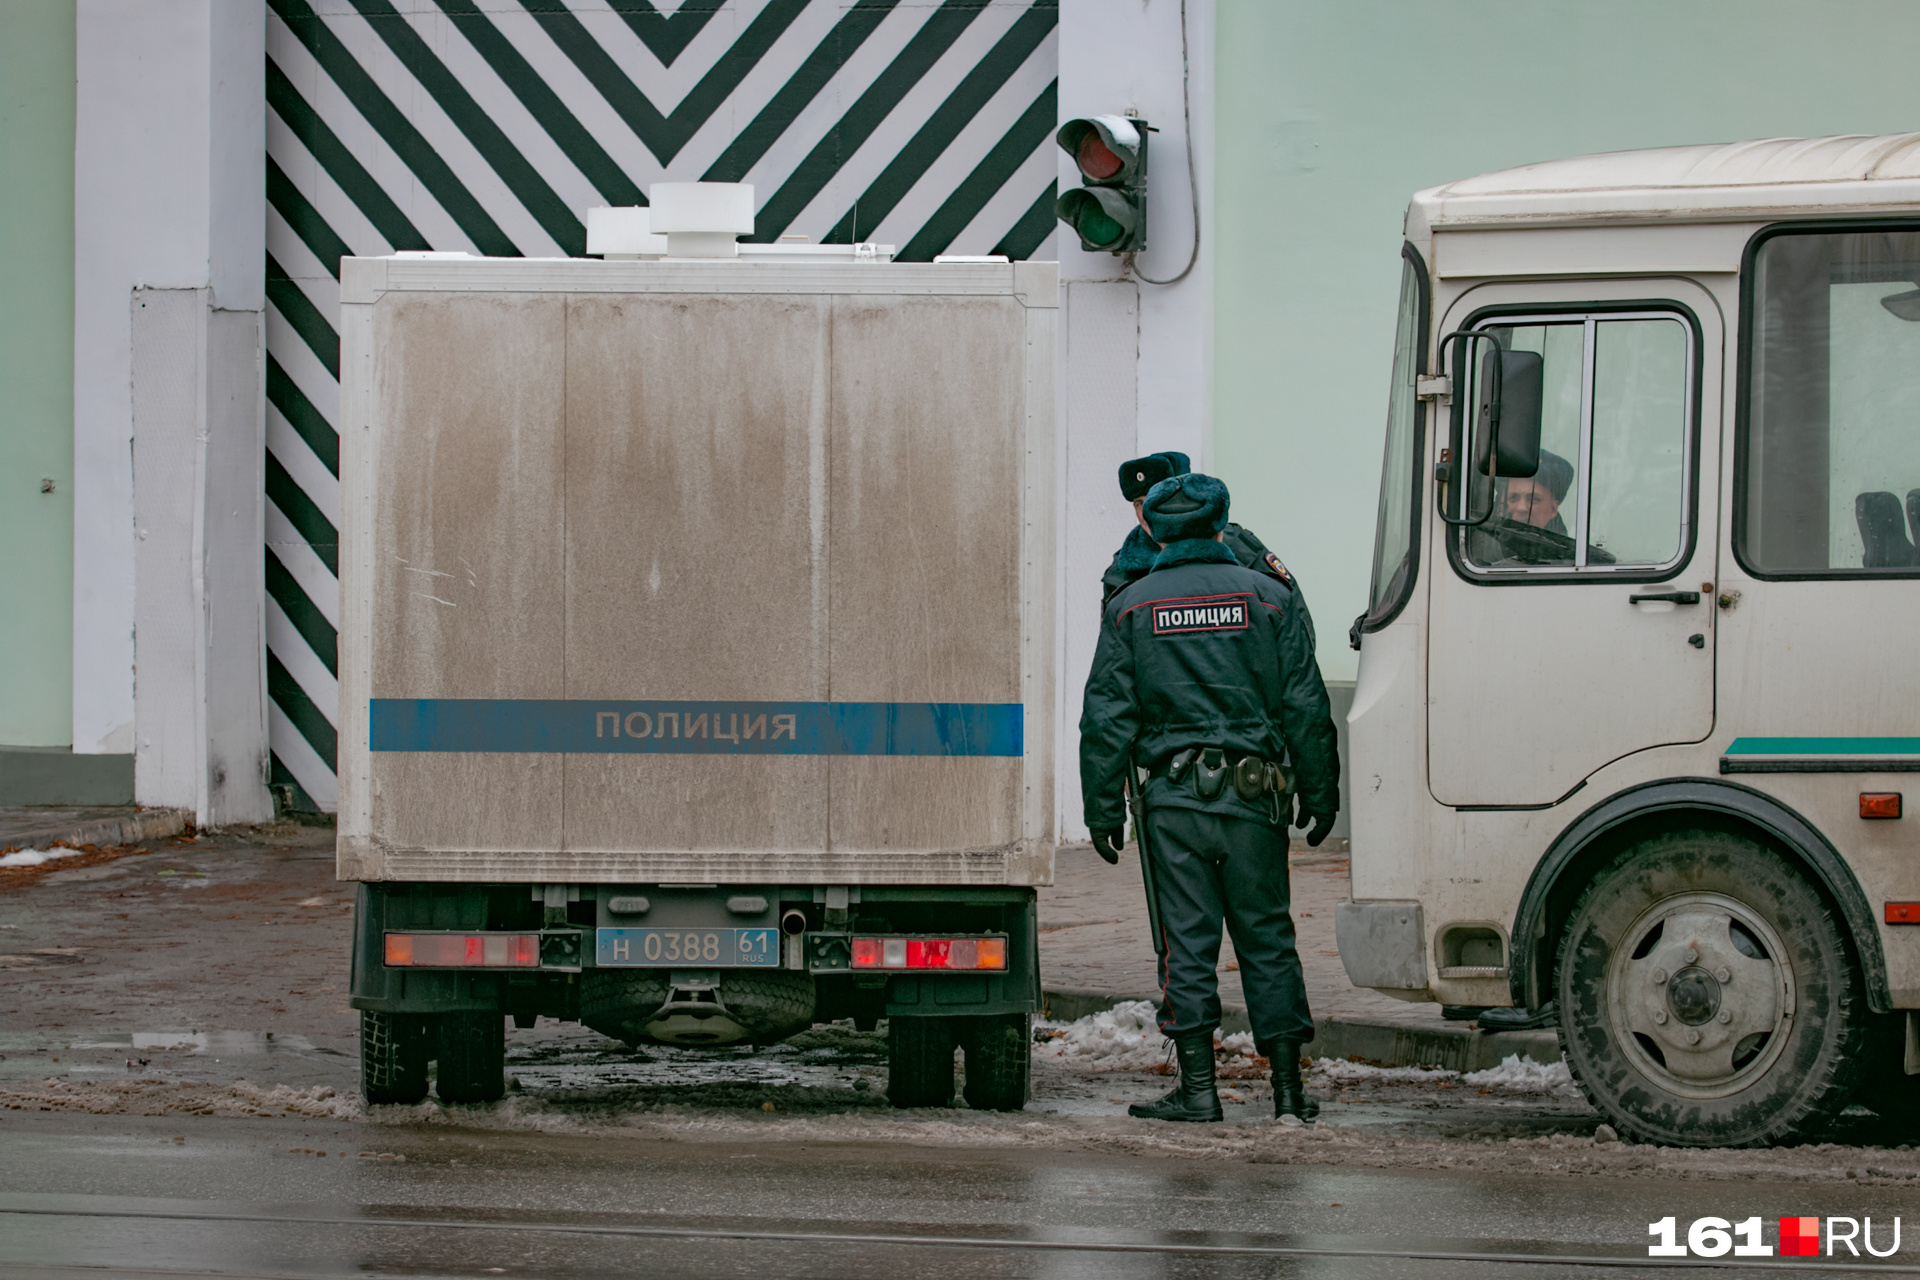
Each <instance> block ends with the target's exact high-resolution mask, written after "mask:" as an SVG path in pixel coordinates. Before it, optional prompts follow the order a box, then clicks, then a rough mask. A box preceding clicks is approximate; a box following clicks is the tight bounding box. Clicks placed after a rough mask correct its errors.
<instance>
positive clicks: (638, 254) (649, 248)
mask: <svg viewBox="0 0 1920 1280" xmlns="http://www.w3.org/2000/svg"><path fill="white" fill-rule="evenodd" d="M587 254H588V256H589V257H593V256H598V257H604V258H605V259H607V261H609V262H612V261H615V260H616V259H621V258H626V259H632V258H664V257H665V256H666V254H667V238H666V237H665V236H663V235H660V234H659V233H657V232H656V231H654V229H653V210H651V209H648V208H645V207H644V206H640V205H632V206H628V207H626V208H620V209H615V208H610V207H609V206H607V205H601V206H600V207H599V208H597V209H589V210H587Z"/></svg>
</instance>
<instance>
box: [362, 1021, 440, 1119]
mask: <svg viewBox="0 0 1920 1280" xmlns="http://www.w3.org/2000/svg"><path fill="white" fill-rule="evenodd" d="M427 1056H428V1055H427V1019H426V1015H424V1014H419V1013H376V1012H374V1011H373V1010H372V1009H362V1010H361V1011H360V1093H361V1095H362V1096H363V1097H365V1098H366V1100H367V1102H368V1103H369V1104H372V1105H384V1104H390V1103H400V1104H403V1105H407V1106H411V1105H412V1104H413V1103H416V1102H418V1101H420V1100H421V1099H422V1098H424V1097H426V1096H427Z"/></svg>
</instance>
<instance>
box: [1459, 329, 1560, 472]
mask: <svg viewBox="0 0 1920 1280" xmlns="http://www.w3.org/2000/svg"><path fill="white" fill-rule="evenodd" d="M1496 360H1498V361H1499V362H1500V364H1499V367H1498V369H1497V370H1496V368H1495V366H1494V361H1496ZM1541 364H1542V362H1541V357H1540V353H1539V352H1537V351H1508V350H1506V349H1505V348H1503V347H1499V346H1491V349H1490V350H1488V352H1487V353H1486V355H1485V356H1483V357H1482V358H1481V361H1480V379H1479V381H1480V404H1479V408H1478V410H1477V413H1478V416H1477V417H1476V418H1475V420H1474V424H1475V429H1474V433H1473V436H1474V459H1473V461H1474V465H1475V466H1476V467H1478V468H1479V470H1480V474H1481V475H1483V476H1507V477H1511V478H1514V479H1521V478H1524V477H1527V476H1532V475H1534V474H1536V473H1537V472H1538V471H1539V470H1540V400H1541V393H1542V390H1543V386H1542V383H1543V379H1542V376H1541ZM1489 455H1492V456H1491V457H1489ZM1489 463H1491V467H1490V466H1489Z"/></svg>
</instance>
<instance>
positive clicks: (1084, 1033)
mask: <svg viewBox="0 0 1920 1280" xmlns="http://www.w3.org/2000/svg"><path fill="white" fill-rule="evenodd" d="M1158 1013H1159V1011H1158V1010H1157V1009H1156V1008H1155V1007H1154V1004H1153V1001H1151V1000H1124V1001H1122V1002H1121V1003H1119V1004H1116V1005H1115V1006H1113V1008H1111V1009H1104V1010H1102V1011H1101V1012H1099V1013H1090V1014H1088V1015H1087V1016H1086V1017H1084V1018H1076V1019H1074V1020H1073V1021H1072V1022H1054V1021H1051V1020H1049V1019H1046V1018H1041V1019H1038V1020H1037V1021H1036V1022H1035V1023H1034V1030H1035V1032H1036V1033H1037V1035H1038V1043H1036V1044H1035V1045H1034V1046H1033V1056H1034V1057H1035V1058H1041V1059H1048V1060H1051V1061H1054V1062H1059V1063H1061V1064H1063V1065H1066V1066H1073V1067H1090V1068H1092V1069H1093V1070H1095V1071H1158V1070H1159V1069H1161V1068H1162V1067H1164V1066H1166V1065H1167V1063H1168V1062H1169V1060H1170V1057H1169V1055H1170V1054H1171V1053H1172V1050H1173V1045H1172V1043H1171V1042H1170V1041H1169V1040H1168V1039H1167V1038H1166V1037H1165V1036H1163V1035H1161V1034H1160V1025H1159V1016H1158ZM1213 1051H1214V1052H1215V1053H1216V1054H1225V1055H1226V1056H1228V1057H1230V1058H1247V1059H1251V1058H1254V1057H1256V1056H1257V1054H1256V1052H1255V1050H1254V1047H1253V1033H1252V1032H1250V1031H1236V1032H1234V1033H1233V1034H1232V1035H1229V1036H1222V1035H1221V1034H1220V1033H1219V1032H1218V1031H1215V1032H1214V1033H1213Z"/></svg>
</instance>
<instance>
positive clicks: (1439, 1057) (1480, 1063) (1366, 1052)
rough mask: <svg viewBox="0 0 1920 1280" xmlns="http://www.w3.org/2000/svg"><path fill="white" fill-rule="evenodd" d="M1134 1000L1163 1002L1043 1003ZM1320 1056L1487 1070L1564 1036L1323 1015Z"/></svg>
mask: <svg viewBox="0 0 1920 1280" xmlns="http://www.w3.org/2000/svg"><path fill="white" fill-rule="evenodd" d="M1129 1000H1148V1001H1155V1002H1157V1000H1158V997H1157V996H1152V995H1146V996H1141V995H1115V994H1113V993H1111V992H1105V991H1045V992H1042V993H1041V1007H1042V1008H1043V1009H1044V1010H1045V1012H1046V1016H1047V1017H1049V1018H1052V1019H1053V1020H1055V1021H1057V1022H1071V1021H1073V1020H1074V1019H1075V1018H1084V1017H1087V1016H1088V1015H1089V1014H1095V1013H1104V1012H1106V1011H1107V1010H1108V1009H1111V1008H1113V1006H1114V1005H1116V1004H1121V1003H1123V1002H1125V1001H1129ZM1251 1029H1252V1027H1251V1024H1249V1023H1248V1021H1247V1011H1246V1008H1245V1007H1244V1006H1242V1005H1234V1004H1225V1005H1222V1006H1221V1010H1220V1030H1221V1032H1222V1034H1225V1035H1232V1034H1233V1033H1234V1032H1236V1031H1249V1030H1251ZM1313 1029H1314V1037H1313V1047H1312V1049H1311V1050H1310V1051H1309V1052H1310V1053H1311V1054H1312V1056H1314V1057H1316V1058H1359V1059H1361V1060H1362V1061H1364V1062H1371V1063H1376V1064H1378V1065H1380V1066H1383V1067H1442V1068H1445V1069H1446V1070H1449V1071H1461V1072H1465V1071H1485V1070H1486V1069H1487V1068H1489V1067H1497V1066H1499V1065H1500V1064H1501V1063H1502V1062H1503V1061H1505V1060H1506V1059H1507V1057H1508V1056H1509V1055H1512V1054H1519V1055H1520V1056H1521V1057H1523V1058H1531V1059H1533V1060H1534V1061H1535V1062H1539V1063H1542V1064H1546V1065H1552V1064H1553V1063H1555V1062H1558V1061H1560V1039H1559V1037H1558V1036H1557V1035H1556V1034H1555V1033H1554V1032H1552V1031H1495V1032H1487V1033H1482V1032H1479V1031H1474V1030H1472V1029H1470V1028H1469V1027H1467V1026H1466V1025H1465V1024H1464V1023H1459V1024H1454V1025H1450V1026H1438V1027H1409V1026H1406V1025H1403V1024H1401V1023H1397V1022H1376V1021H1370V1020H1368V1019H1365V1018H1319V1019H1316V1020H1315V1021H1314V1024H1313Z"/></svg>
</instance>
